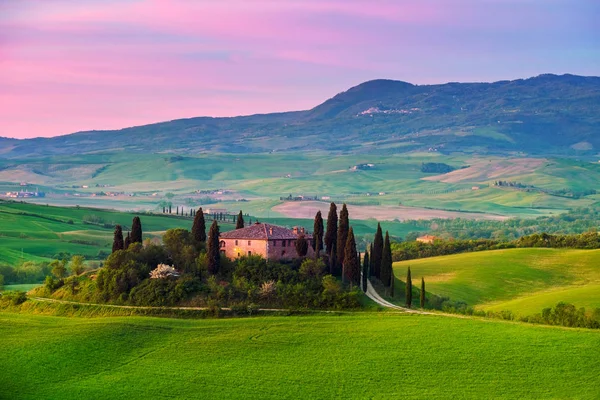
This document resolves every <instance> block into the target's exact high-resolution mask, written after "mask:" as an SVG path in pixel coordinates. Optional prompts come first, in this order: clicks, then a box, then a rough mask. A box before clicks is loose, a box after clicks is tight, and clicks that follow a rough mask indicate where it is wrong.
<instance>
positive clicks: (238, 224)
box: [235, 210, 244, 229]
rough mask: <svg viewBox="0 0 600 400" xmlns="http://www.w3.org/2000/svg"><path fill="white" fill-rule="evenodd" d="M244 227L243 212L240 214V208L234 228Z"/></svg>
mask: <svg viewBox="0 0 600 400" xmlns="http://www.w3.org/2000/svg"><path fill="white" fill-rule="evenodd" d="M243 227H244V214H242V210H240V213H239V214H238V216H237V221H236V223H235V229H242V228H243Z"/></svg>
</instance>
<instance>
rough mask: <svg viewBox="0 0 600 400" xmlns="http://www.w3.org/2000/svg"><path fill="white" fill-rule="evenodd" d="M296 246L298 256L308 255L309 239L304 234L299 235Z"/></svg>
mask: <svg viewBox="0 0 600 400" xmlns="http://www.w3.org/2000/svg"><path fill="white" fill-rule="evenodd" d="M295 246H296V253H297V254H298V257H306V253H308V240H306V238H305V237H304V235H300V236H298V239H297V240H296V243H295Z"/></svg>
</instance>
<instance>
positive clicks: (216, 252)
mask: <svg viewBox="0 0 600 400" xmlns="http://www.w3.org/2000/svg"><path fill="white" fill-rule="evenodd" d="M206 255H207V258H208V272H209V273H211V274H213V275H214V274H216V273H218V272H219V266H220V263H221V253H220V249H219V224H217V221H213V223H212V225H211V226H210V230H209V231H208V242H207V249H206Z"/></svg>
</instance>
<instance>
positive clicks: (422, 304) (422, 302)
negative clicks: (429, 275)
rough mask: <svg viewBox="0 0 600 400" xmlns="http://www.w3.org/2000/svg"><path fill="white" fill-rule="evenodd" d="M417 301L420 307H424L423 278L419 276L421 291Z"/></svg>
mask: <svg viewBox="0 0 600 400" xmlns="http://www.w3.org/2000/svg"><path fill="white" fill-rule="evenodd" d="M419 300H420V301H419V303H420V306H421V308H425V278H423V277H421V293H420V299H419Z"/></svg>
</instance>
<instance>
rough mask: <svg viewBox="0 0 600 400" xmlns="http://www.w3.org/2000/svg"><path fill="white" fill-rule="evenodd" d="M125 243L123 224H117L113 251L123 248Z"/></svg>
mask: <svg viewBox="0 0 600 400" xmlns="http://www.w3.org/2000/svg"><path fill="white" fill-rule="evenodd" d="M124 246H125V244H124V243H123V229H122V228H121V225H116V226H115V233H114V235H113V245H112V252H113V253H114V252H115V251H117V250H123V247H124Z"/></svg>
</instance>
